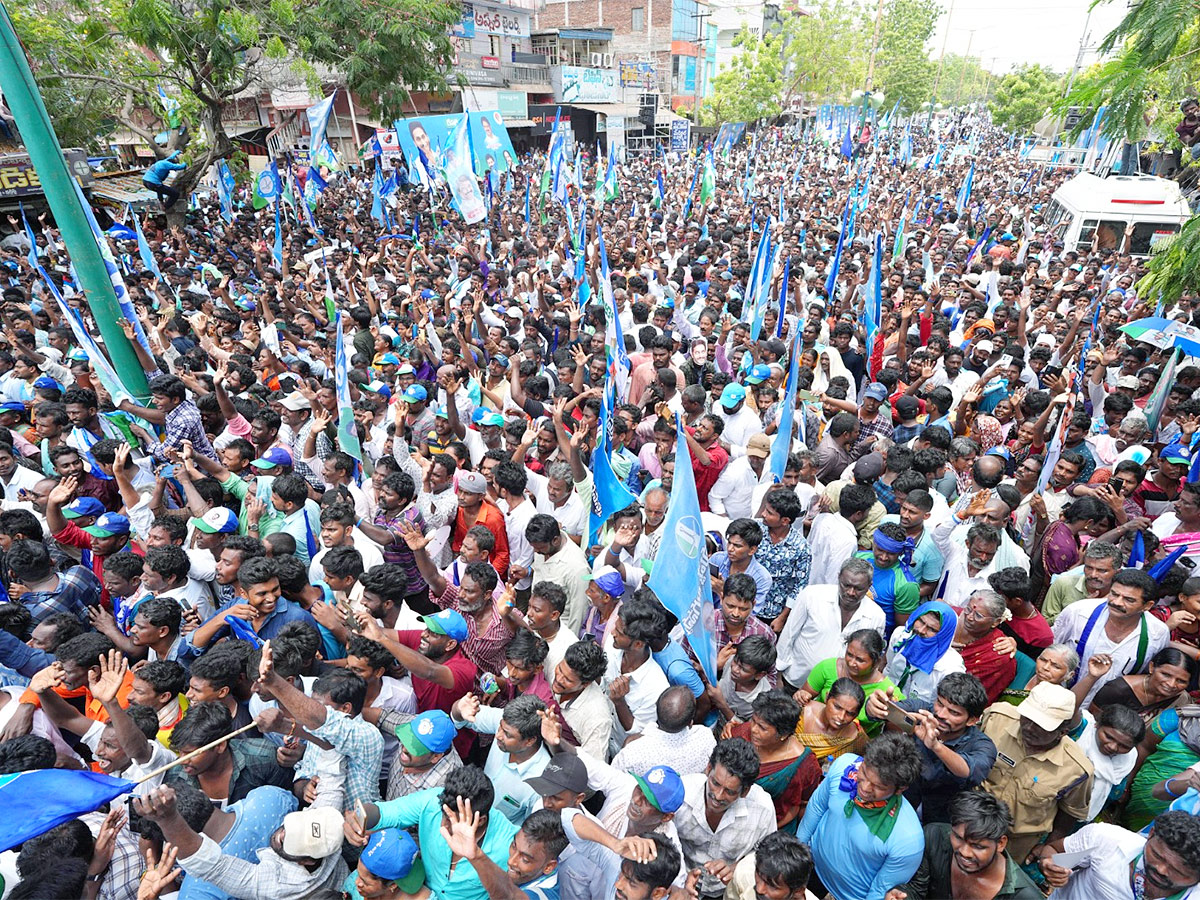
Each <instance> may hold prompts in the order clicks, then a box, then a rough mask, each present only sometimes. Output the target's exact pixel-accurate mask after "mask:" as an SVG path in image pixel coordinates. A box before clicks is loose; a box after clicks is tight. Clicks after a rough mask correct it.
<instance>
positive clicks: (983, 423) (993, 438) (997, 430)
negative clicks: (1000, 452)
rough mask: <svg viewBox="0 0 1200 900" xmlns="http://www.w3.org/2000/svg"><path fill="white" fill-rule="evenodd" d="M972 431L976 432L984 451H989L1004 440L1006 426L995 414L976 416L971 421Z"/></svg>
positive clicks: (981, 448) (980, 447) (981, 449)
mask: <svg viewBox="0 0 1200 900" xmlns="http://www.w3.org/2000/svg"><path fill="white" fill-rule="evenodd" d="M971 431H973V432H974V433H975V438H976V440H978V441H979V449H980V451H981V452H982V453H987V452H988V451H989V450H991V449H992V448H993V447H995V446H998V445H999V444H1000V443H1001V441H1003V440H1004V426H1003V425H1001V424H1000V420H999V419H997V418H996V417H995V416H987V415H983V416H976V417H975V421H974V422H972V423H971Z"/></svg>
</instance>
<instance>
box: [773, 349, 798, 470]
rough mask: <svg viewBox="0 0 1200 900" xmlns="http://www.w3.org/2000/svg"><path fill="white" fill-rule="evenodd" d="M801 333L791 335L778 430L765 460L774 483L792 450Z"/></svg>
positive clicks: (785, 466) (785, 465)
mask: <svg viewBox="0 0 1200 900" xmlns="http://www.w3.org/2000/svg"><path fill="white" fill-rule="evenodd" d="M803 334H804V331H803V329H800V328H797V329H796V333H795V334H794V335H792V348H791V352H789V353H788V377H787V386H786V387H785V389H784V395H783V410H782V412H781V413H780V415H779V430H778V431H776V432H775V438H774V440H772V441H771V456H770V458H769V459H768V460H767V467H768V468H769V469H770V472H771V479H772V480H773V481H774V482H775V483H776V484H778V483H779V482H781V481H783V471H784V469H785V468H787V458H788V454H789V453H791V452H792V428H793V424H794V422H795V416H796V380H797V378H798V377H799V372H800V338H801V337H802V336H803ZM800 421H804V410H801V411H800Z"/></svg>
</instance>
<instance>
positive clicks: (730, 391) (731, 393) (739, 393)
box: [721, 383, 746, 409]
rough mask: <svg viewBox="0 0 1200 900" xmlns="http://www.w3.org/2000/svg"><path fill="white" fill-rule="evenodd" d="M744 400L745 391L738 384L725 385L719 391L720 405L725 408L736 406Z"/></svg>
mask: <svg viewBox="0 0 1200 900" xmlns="http://www.w3.org/2000/svg"><path fill="white" fill-rule="evenodd" d="M745 399H746V389H745V388H744V387H742V386H741V385H740V384H736V383H734V384H727V385H725V387H724V389H723V390H722V391H721V405H722V406H724V407H725V408H727V409H728V408H729V407H730V406H737V405H738V404H739V403H741V402H742V401H743V400H745Z"/></svg>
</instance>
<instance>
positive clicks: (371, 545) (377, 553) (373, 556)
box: [308, 528, 383, 583]
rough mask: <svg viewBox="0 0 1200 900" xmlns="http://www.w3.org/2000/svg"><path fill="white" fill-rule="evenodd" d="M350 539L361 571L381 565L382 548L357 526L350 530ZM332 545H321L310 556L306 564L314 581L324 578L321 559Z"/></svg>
mask: <svg viewBox="0 0 1200 900" xmlns="http://www.w3.org/2000/svg"><path fill="white" fill-rule="evenodd" d="M350 541H351V544H352V545H353V547H354V549H355V550H357V551H358V555H359V556H361V557H362V564H363V571H364V572H369V571H370V570H371V569H373V568H375V566H382V565H383V550H382V549H380V547H379V545H378V544H377V543H375V542H374V541H373V540H371V539H370V538H369V537H367V536H366V535H365V534H363V533H362V532H361V531H359V530H358V528H354V529H352V530H351V532H350ZM332 549H333V548H332V547H326V546H325V545H324V544H322V545H321V549H320V550H318V551H317V555H316V556H314V557H313V558H312V562H310V563H309V564H308V577H309V580H311V581H313V582H314V583H315V582H318V581H324V580H325V567H324V566H323V565H322V561H323V560H324V559H325V555H326V554H327V553H328V552H329V551H330V550H332Z"/></svg>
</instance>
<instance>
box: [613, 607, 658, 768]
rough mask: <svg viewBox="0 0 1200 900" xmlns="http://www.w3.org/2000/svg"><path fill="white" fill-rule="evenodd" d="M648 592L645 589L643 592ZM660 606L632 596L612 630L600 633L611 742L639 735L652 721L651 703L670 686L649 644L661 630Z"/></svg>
mask: <svg viewBox="0 0 1200 900" xmlns="http://www.w3.org/2000/svg"><path fill="white" fill-rule="evenodd" d="M647 590H648V589H647ZM664 624H665V623H664V618H663V613H662V607H661V606H660V605H659V604H658V602H657V601H656V600H655V599H653V597H652V596H651V597H645V596H642V597H634V598H633V599H631V600H629V601H628V602H626V603H624V604H622V605H621V606H619V607H618V608H617V611H616V616H615V617H614V619H613V624H612V627H611V628H609V629H608V630H607V631H606V632H605V634H604V642H603V645H604V648H605V652H606V653H607V655H608V671H607V672H606V673H605V676H604V681H605V683H606V684H607V685H608V697H609V699H610V700H611V701H612V704H613V711H614V712H615V714H616V724H618V725H620V729H616V728H614V729H613V731H614V740H616V741H617V744H618V745H621V744H624V737H625V736H626V735H630V734H641V733H642V731H643V730H645V728H646V726H648V725H649V724H650V723H652V722H653V721H654V709H655V703H656V702H657V701H658V698H659V697H660V696H661V695H662V692H663V691H665V690H666V689H667V688H668V687H670V682H669V681H668V680H667V676H666V674H665V673H664V672H663V670H662V669H661V668H660V667H659V665H658V663H657V662H656V661H655V659H654V655H653V649H652V647H651V643H652V641H653V639H654V637H655V636H656V635H659V634H661V633H662V631H663V630H665V629H664Z"/></svg>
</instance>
